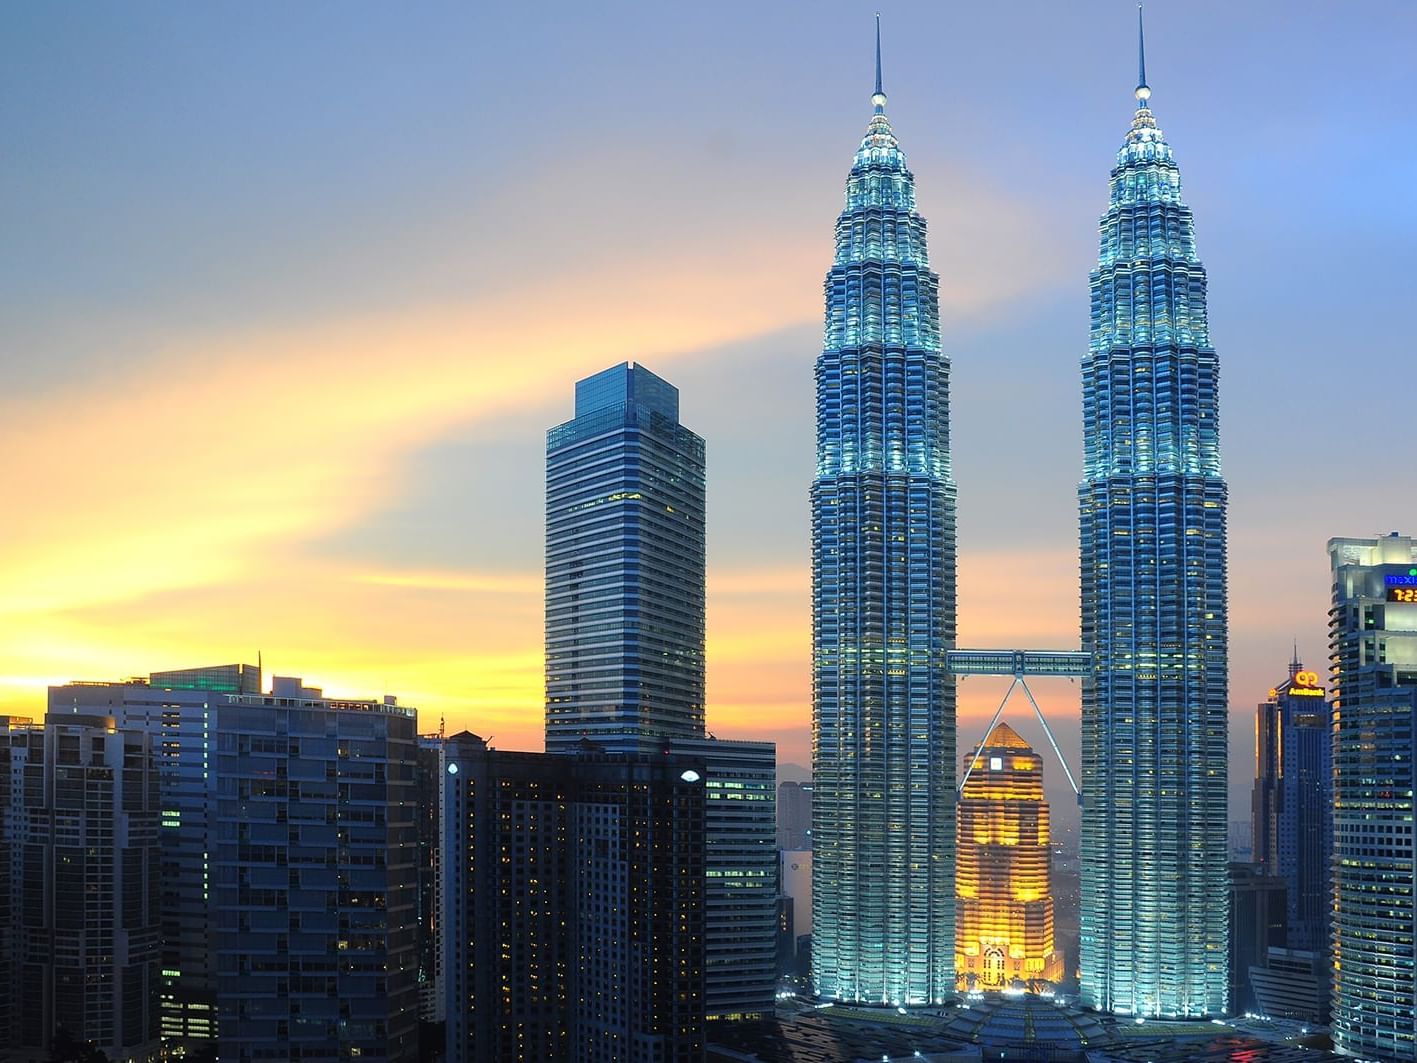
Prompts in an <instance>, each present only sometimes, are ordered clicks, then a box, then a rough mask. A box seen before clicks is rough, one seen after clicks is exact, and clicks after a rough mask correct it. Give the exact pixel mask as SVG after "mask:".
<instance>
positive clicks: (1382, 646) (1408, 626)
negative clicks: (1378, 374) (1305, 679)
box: [1328, 532, 1417, 1060]
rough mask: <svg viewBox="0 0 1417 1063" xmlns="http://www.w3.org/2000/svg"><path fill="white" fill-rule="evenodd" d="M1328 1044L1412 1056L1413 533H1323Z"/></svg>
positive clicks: (1415, 925) (1416, 1009)
mask: <svg viewBox="0 0 1417 1063" xmlns="http://www.w3.org/2000/svg"><path fill="white" fill-rule="evenodd" d="M1328 550H1329V557H1330V560H1331V562H1332V568H1333V605H1332V607H1331V609H1330V611H1329V629H1328V630H1329V668H1330V670H1331V673H1332V679H1333V698H1334V700H1333V706H1334V712H1333V1017H1332V1026H1333V1041H1334V1046H1335V1047H1336V1048H1337V1049H1338V1050H1339V1051H1340V1052H1343V1053H1345V1054H1347V1055H1353V1056H1360V1057H1362V1058H1364V1059H1384V1060H1399V1059H1402V1060H1410V1059H1417V1014H1414V1013H1417V839H1414V836H1413V819H1414V817H1417V802H1414V800H1413V791H1414V789H1417V768H1414V760H1413V758H1414V755H1417V539H1413V538H1410V537H1408V536H1404V535H1399V534H1398V533H1397V532H1393V533H1392V534H1391V535H1388V536H1384V537H1383V538H1380V539H1331V540H1329V544H1328Z"/></svg>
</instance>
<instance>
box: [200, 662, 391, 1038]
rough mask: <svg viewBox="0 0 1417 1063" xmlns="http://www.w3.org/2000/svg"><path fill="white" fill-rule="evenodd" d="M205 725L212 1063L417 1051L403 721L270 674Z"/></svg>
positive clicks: (386, 708) (383, 706)
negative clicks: (211, 804) (211, 793)
mask: <svg viewBox="0 0 1417 1063" xmlns="http://www.w3.org/2000/svg"><path fill="white" fill-rule="evenodd" d="M220 712H221V717H220V721H219V725H218V728H217V750H216V756H215V761H216V764H215V771H216V787H217V790H216V812H215V816H214V819H213V832H212V833H213V856H212V874H211V883H212V888H211V907H212V917H213V924H214V925H213V946H214V949H215V952H216V967H217V1026H218V1038H219V1042H220V1046H221V1058H222V1061H223V1063H226V1061H228V1060H231V1061H234V1063H253V1061H256V1060H274V1059H281V1060H312V1059H350V1058H356V1057H357V1058H359V1059H361V1060H371V1061H378V1063H403V1061H412V1060H416V1059H417V1058H418V983H417V978H418V948H417V937H418V877H417V860H418V826H417V823H416V813H417V794H416V785H415V773H416V771H417V766H418V757H417V753H418V740H417V733H416V715H415V712H414V710H413V709H411V708H406V707H403V706H400V705H398V704H397V702H396V701H395V699H393V698H391V697H386V698H384V699H383V701H352V700H339V699H332V698H326V697H324V696H323V695H322V693H321V691H319V690H318V689H312V688H307V687H304V686H302V685H301V682H300V680H298V679H290V678H284V677H279V676H278V677H276V678H275V679H274V680H273V681H272V688H271V693H270V694H267V695H261V694H236V695H229V696H228V697H227V701H226V703H225V704H224V705H223V706H222V707H221V710H220Z"/></svg>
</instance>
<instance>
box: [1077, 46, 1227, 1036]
mask: <svg viewBox="0 0 1417 1063" xmlns="http://www.w3.org/2000/svg"><path fill="white" fill-rule="evenodd" d="M1150 96H1151V89H1150V88H1149V87H1148V86H1147V84H1146V75H1145V63H1144V62H1143V63H1142V67H1141V76H1140V78H1139V83H1138V86H1137V90H1136V98H1137V110H1136V113H1135V114H1134V115H1133V117H1132V127H1131V129H1130V131H1129V132H1128V133H1127V136H1126V140H1125V141H1124V142H1123V144H1122V148H1121V150H1120V151H1119V152H1118V154H1117V165H1116V166H1115V167H1114V168H1113V170H1112V178H1111V199H1110V203H1109V205H1108V207H1107V211H1106V213H1105V214H1103V216H1102V221H1101V224H1100V229H1101V251H1100V254H1099V257H1098V263H1097V268H1096V269H1094V270H1093V271H1092V278H1091V287H1092V332H1091V339H1090V344H1089V348H1088V354H1087V356H1086V357H1085V358H1084V359H1083V365H1082V375H1083V418H1084V420H1083V440H1084V451H1085V467H1084V475H1083V481H1082V483H1081V485H1080V486H1079V488H1078V502H1079V509H1080V525H1081V545H1082V548H1081V562H1082V564H1081V577H1082V578H1081V582H1082V644H1083V649H1084V650H1087V651H1089V652H1090V653H1091V654H1092V655H1093V674H1092V675H1091V676H1090V677H1088V678H1087V679H1085V680H1084V683H1083V694H1082V774H1083V785H1082V792H1083V798H1084V802H1085V803H1084V806H1083V814H1082V853H1081V856H1082V909H1081V966H1082V1000H1083V1001H1084V1002H1085V1003H1087V1004H1089V1005H1091V1006H1093V1007H1096V1008H1100V1009H1102V1010H1105V1011H1114V1012H1118V1013H1121V1014H1135V1015H1167V1016H1194V1017H1200V1016H1211V1015H1222V1014H1224V1013H1225V1010H1226V999H1225V998H1226V910H1227V904H1226V900H1227V897H1226V890H1227V886H1226V857H1227V853H1226V830H1227V824H1226V771H1227V764H1226V714H1227V700H1226V697H1227V695H1226V645H1227V643H1226V639H1227V626H1226V600H1225V506H1226V491H1225V481H1224V480H1222V479H1221V475H1220V436H1219V432H1218V427H1217V416H1218V404H1217V389H1218V377H1219V362H1218V360H1217V358H1216V354H1215V350H1214V348H1212V347H1211V345H1210V333H1209V329H1208V326H1207V323H1206V277H1205V268H1204V267H1203V266H1202V265H1201V262H1200V259H1199V258H1198V257H1197V255H1196V244H1195V228H1194V224H1193V221H1192V217H1191V211H1190V208H1189V207H1187V206H1186V204H1185V203H1184V202H1183V201H1182V199H1181V178H1180V172H1179V171H1178V170H1177V168H1176V163H1175V160H1174V159H1173V158H1172V155H1171V148H1170V145H1168V144H1167V143H1166V139H1165V138H1164V137H1163V136H1162V133H1161V130H1160V129H1159V128H1158V127H1157V124H1156V118H1155V116H1154V115H1153V114H1152V111H1151V106H1150V102H1149V99H1150Z"/></svg>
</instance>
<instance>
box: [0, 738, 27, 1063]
mask: <svg viewBox="0 0 1417 1063" xmlns="http://www.w3.org/2000/svg"><path fill="white" fill-rule="evenodd" d="M32 727H33V723H32V721H31V720H30V719H29V717H27V716H0V1063H9V1059H10V1044H11V1040H12V1038H13V1036H14V1031H13V1029H12V1026H11V1023H12V1017H13V1009H12V1003H13V1001H12V998H13V995H14V991H15V973H16V972H15V964H16V962H17V959H18V957H17V956H16V952H15V948H16V942H17V937H18V935H17V934H16V933H15V928H14V926H13V924H12V922H11V910H12V907H13V903H12V898H13V897H15V896H17V895H18V893H19V887H20V883H21V882H22V881H23V880H22V879H21V878H20V877H19V876H18V875H16V874H15V872H16V871H17V870H18V869H17V868H16V866H15V864H14V863H13V862H12V860H13V856H12V848H13V846H12V844H11V840H10V833H11V831H12V830H13V829H14V825H15V822H16V821H17V820H18V818H19V816H18V814H19V811H20V810H19V808H18V802H17V801H16V800H15V798H14V796H13V791H12V787H13V786H14V785H15V783H14V782H13V781H12V780H13V779H14V778H15V776H14V775H13V773H12V769H11V764H12V763H14V764H18V765H19V767H20V773H21V774H20V778H23V766H24V762H25V750H24V749H23V748H22V750H21V753H20V755H19V757H12V756H11V745H12V743H15V742H18V743H19V744H20V745H21V746H22V747H24V746H27V745H28V736H29V732H30V730H31V728H32Z"/></svg>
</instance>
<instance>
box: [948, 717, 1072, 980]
mask: <svg viewBox="0 0 1417 1063" xmlns="http://www.w3.org/2000/svg"><path fill="white" fill-rule="evenodd" d="M973 760H974V753H973V752H971V753H969V754H968V755H967V756H966V757H965V758H964V768H965V770H966V771H967V770H968V769H969V765H970V762H971V761H973ZM958 832H959V833H958V839H959V845H958V854H957V855H958V863H957V865H956V867H957V869H956V873H955V875H956V877H955V889H956V897H957V900H956V916H955V919H956V929H955V972H956V978H957V980H958V983H959V986H960V988H961V989H1004V988H1007V987H1008V986H1010V985H1014V984H1016V983H1025V984H1026V983H1037V982H1040V981H1048V982H1056V981H1058V980H1059V979H1060V978H1061V977H1062V974H1063V954H1062V953H1061V952H1058V951H1057V950H1056V949H1055V948H1054V947H1053V897H1052V894H1051V892H1050V889H1049V878H1050V875H1051V872H1052V869H1053V859H1052V853H1051V850H1050V849H1049V835H1048V801H1047V800H1046V799H1045V798H1044V796H1043V761H1042V759H1041V758H1040V757H1039V756H1038V754H1037V753H1035V752H1034V751H1033V750H1032V749H1031V748H1030V747H1029V745H1028V743H1027V742H1025V741H1024V740H1023V739H1022V738H1020V737H1019V736H1018V734H1017V732H1015V731H1014V729H1013V728H1011V727H1010V726H1009V725H1008V724H1006V723H1001V724H999V725H998V726H997V727H995V728H994V730H993V732H992V733H991V734H990V735H989V737H988V738H987V739H986V740H985V742H984V745H983V747H982V748H981V749H980V750H979V759H978V762H977V763H975V765H974V771H973V772H972V773H971V774H970V776H969V778H968V780H967V781H966V782H965V784H964V791H963V792H962V793H961V794H960V802H959V818H958Z"/></svg>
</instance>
